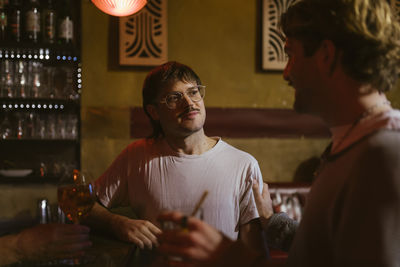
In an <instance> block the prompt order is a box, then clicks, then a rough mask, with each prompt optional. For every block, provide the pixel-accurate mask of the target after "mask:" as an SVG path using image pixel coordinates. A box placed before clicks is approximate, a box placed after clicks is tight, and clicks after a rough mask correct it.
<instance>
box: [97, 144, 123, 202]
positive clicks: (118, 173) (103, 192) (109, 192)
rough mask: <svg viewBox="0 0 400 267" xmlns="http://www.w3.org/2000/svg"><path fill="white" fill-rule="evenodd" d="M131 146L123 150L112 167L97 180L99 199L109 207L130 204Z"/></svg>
mask: <svg viewBox="0 0 400 267" xmlns="http://www.w3.org/2000/svg"><path fill="white" fill-rule="evenodd" d="M128 161H129V147H128V148H126V149H125V150H123V151H122V152H121V153H120V154H119V155H118V157H117V158H116V159H115V160H114V162H113V163H112V164H111V166H110V167H108V169H107V170H106V171H105V172H104V173H103V174H102V175H101V176H100V177H99V178H97V180H96V181H95V190H96V194H97V199H98V201H99V202H100V203H101V204H102V205H104V206H105V207H107V208H112V207H116V206H128V205H129V199H128V182H127V176H128V167H129V166H128Z"/></svg>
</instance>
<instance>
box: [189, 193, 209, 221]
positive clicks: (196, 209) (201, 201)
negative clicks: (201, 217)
mask: <svg viewBox="0 0 400 267" xmlns="http://www.w3.org/2000/svg"><path fill="white" fill-rule="evenodd" d="M207 195H208V191H207V190H206V191H204V193H203V195H201V198H200V200H199V202H197V204H196V206H195V207H194V210H193V212H192V214H190V216H195V215H196V213H197V212H198V211H199V209H200V207H201V205H202V204H203V202H204V200H205V199H206V197H207Z"/></svg>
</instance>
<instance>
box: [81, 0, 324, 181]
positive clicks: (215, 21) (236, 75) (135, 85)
mask: <svg viewBox="0 0 400 267" xmlns="http://www.w3.org/2000/svg"><path fill="white" fill-rule="evenodd" d="M259 12H260V11H259V10H258V9H257V1H246V4H244V2H243V1H231V0H218V1H215V0H190V1H188V0H169V3H168V48H169V57H168V58H169V60H176V61H179V62H182V63H185V64H187V65H189V66H191V67H192V68H193V69H194V70H195V71H196V72H197V73H198V74H199V76H200V77H201V79H202V82H203V83H204V84H206V85H207V94H206V98H205V102H206V106H209V107H252V108H260V107H262V108H291V106H292V103H293V89H292V88H290V87H289V86H288V85H287V84H286V83H285V82H284V81H283V79H282V77H281V73H276V72H275V73H266V72H257V70H256V69H257V68H256V61H257V59H258V57H260V56H261V55H260V54H257V52H256V41H257V40H258V39H257V27H259V26H257V23H260V21H257V19H258V15H257V14H258V13H259ZM82 20H83V28H82V29H83V33H82V37H83V39H82V43H83V46H82V64H83V95H82V167H83V169H85V170H88V171H90V172H92V173H93V175H94V176H95V177H96V176H98V175H100V174H101V173H102V172H103V171H104V170H105V168H106V167H107V166H108V165H109V164H110V163H111V161H112V160H113V158H115V156H116V155H117V154H118V153H119V152H120V151H121V150H122V149H123V148H124V147H125V146H126V145H127V144H128V143H129V142H131V141H132V140H131V139H129V107H133V106H135V107H138V106H139V107H140V106H141V102H142V98H141V86H142V82H143V79H144V77H145V75H146V74H147V72H148V71H137V70H136V71H134V70H131V71H126V70H124V71H110V70H108V67H107V66H108V65H107V60H108V59H107V49H108V32H109V17H108V16H107V15H105V14H103V13H101V12H100V11H99V10H97V9H96V8H95V7H94V6H93V5H92V4H91V3H90V2H89V1H82ZM117 41H118V40H115V42H117ZM226 141H228V142H229V143H231V144H232V145H235V146H237V147H239V148H240V149H243V150H245V151H247V152H249V153H251V154H252V155H254V156H255V157H256V158H257V160H258V161H259V163H260V166H261V170H262V172H263V174H264V179H265V180H268V181H290V180H291V179H292V176H293V173H294V171H295V168H296V167H297V166H298V164H299V163H300V162H301V161H303V160H305V159H307V158H309V157H311V156H315V155H319V154H320V153H321V151H322V149H323V147H324V146H325V145H326V143H327V141H326V140H316V139H310V140H308V139H294V140H292V139H268V138H257V139H228V140H226Z"/></svg>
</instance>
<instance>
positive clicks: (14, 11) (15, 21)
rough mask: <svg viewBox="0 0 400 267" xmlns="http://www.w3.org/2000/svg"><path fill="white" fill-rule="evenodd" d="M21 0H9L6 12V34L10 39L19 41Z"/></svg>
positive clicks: (20, 32)
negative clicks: (7, 11)
mask: <svg viewBox="0 0 400 267" xmlns="http://www.w3.org/2000/svg"><path fill="white" fill-rule="evenodd" d="M21 25H22V11H21V0H11V1H10V5H9V13H8V36H9V39H10V40H11V41H14V42H20V41H21V35H22V27H21Z"/></svg>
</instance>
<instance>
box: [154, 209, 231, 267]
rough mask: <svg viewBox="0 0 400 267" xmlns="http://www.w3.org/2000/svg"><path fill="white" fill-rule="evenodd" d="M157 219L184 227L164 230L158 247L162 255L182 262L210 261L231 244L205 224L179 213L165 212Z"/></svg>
mask: <svg viewBox="0 0 400 267" xmlns="http://www.w3.org/2000/svg"><path fill="white" fill-rule="evenodd" d="M158 219H159V220H160V221H162V222H163V221H165V222H173V223H174V224H176V225H182V224H184V225H185V229H176V230H165V231H164V232H163V233H162V234H161V236H160V243H161V244H160V247H159V250H160V251H161V252H162V253H163V254H166V255H169V256H178V257H181V258H182V259H183V260H184V261H188V262H192V263H196V262H197V263H199V262H207V261H210V260H212V259H213V258H215V257H216V256H217V255H219V254H220V253H222V252H223V251H224V248H226V247H228V246H229V245H230V244H231V243H232V241H231V240H229V239H227V238H226V237H224V236H223V235H222V234H221V233H220V232H219V231H218V230H216V229H215V228H213V227H212V226H210V225H208V224H207V223H205V222H203V221H201V220H199V219H197V218H194V217H188V218H186V217H185V216H184V215H183V214H182V213H180V212H167V213H164V214H161V215H160V216H159V218H158ZM183 221H184V223H183Z"/></svg>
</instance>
